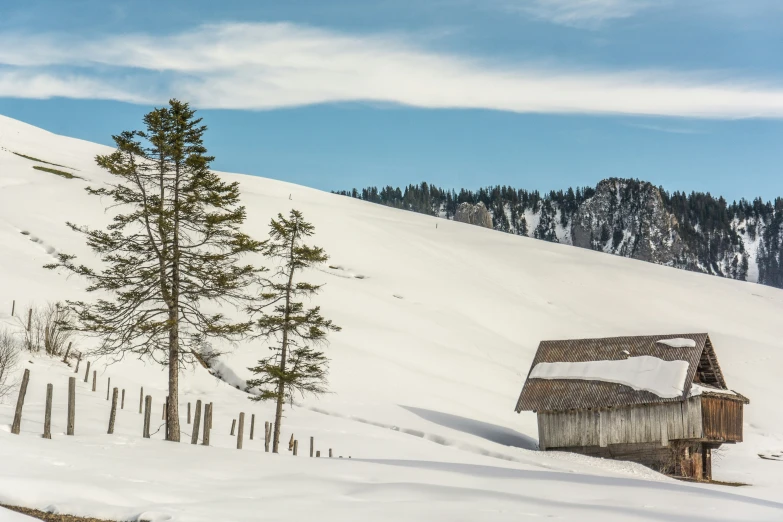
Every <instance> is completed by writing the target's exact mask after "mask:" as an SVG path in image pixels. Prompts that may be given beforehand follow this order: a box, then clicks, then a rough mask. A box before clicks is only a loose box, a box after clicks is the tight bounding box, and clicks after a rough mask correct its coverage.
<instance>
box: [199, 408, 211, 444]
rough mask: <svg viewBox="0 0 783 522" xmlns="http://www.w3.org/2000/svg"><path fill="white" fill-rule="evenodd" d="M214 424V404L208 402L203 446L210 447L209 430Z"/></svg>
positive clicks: (205, 410) (205, 409)
mask: <svg viewBox="0 0 783 522" xmlns="http://www.w3.org/2000/svg"><path fill="white" fill-rule="evenodd" d="M210 424H212V403H211V402H208V403H206V404H205V405H204V437H203V440H202V441H201V444H203V445H204V446H209V428H210Z"/></svg>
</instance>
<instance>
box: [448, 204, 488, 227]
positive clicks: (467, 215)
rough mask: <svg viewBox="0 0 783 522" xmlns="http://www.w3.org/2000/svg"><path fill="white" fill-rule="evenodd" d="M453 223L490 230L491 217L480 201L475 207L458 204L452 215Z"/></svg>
mask: <svg viewBox="0 0 783 522" xmlns="http://www.w3.org/2000/svg"><path fill="white" fill-rule="evenodd" d="M454 221H460V222H462V223H470V224H471V225H478V226H480V227H485V228H492V215H491V214H490V213H489V210H487V207H486V206H484V203H482V202H481V201H479V202H478V203H477V204H476V205H472V204H470V203H460V204H459V206H458V207H457V211H456V212H455V213H454Z"/></svg>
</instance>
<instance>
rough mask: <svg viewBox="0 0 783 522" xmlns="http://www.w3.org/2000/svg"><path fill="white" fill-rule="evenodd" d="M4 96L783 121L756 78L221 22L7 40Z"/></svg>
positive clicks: (771, 94)
mask: <svg viewBox="0 0 783 522" xmlns="http://www.w3.org/2000/svg"><path fill="white" fill-rule="evenodd" d="M19 42H24V45H19ZM1 64H4V65H1ZM31 85H34V87H35V88H31ZM0 95H4V96H17V97H47V96H68V97H81V98H105V99H116V100H123V101H135V102H147V103H160V102H162V101H165V100H166V99H167V98H168V97H170V96H177V97H181V98H184V99H187V100H190V101H192V102H193V103H194V104H196V105H197V106H199V107H202V108H231V109H268V108H277V107H291V106H300V105H307V104H316V103H330V102H344V101H366V102H382V103H394V104H404V105H410V106H416V107H428V108H481V109H494V110H502V111H514V112H540V113H609V114H645V115H659V116H660V115H665V116H693V117H707V118H736V117H775V118H779V117H783V86H780V85H775V84H770V83H764V82H761V81H758V80H754V79H744V80H739V79H736V78H730V77H729V76H725V77H722V76H719V75H716V74H714V73H712V74H706V73H705V74H694V73H679V72H673V71H661V70H627V71H606V70H584V69H571V68H568V67H556V66H551V65H550V66H540V65H532V64H519V63H506V64H498V63H496V62H493V63H491V64H490V63H486V62H483V61H481V60H479V59H477V58H475V57H469V56H460V55H454V54H446V53H438V52H433V51H430V50H428V49H426V48H425V47H423V46H422V45H417V44H416V43H414V42H412V41H411V39H410V38H407V37H406V36H405V35H390V34H380V35H378V34H375V35H351V34H345V33H338V32H333V31H325V30H320V29H314V28H311V27H303V26H298V25H292V24H219V25H210V26H202V27H199V28H197V29H194V30H192V31H186V32H182V33H177V34H173V35H167V36H152V35H147V34H131V35H120V36H106V37H100V38H93V39H79V38H74V37H72V36H68V35H57V34H46V35H35V34H27V35H22V34H14V35H10V34H6V35H0Z"/></svg>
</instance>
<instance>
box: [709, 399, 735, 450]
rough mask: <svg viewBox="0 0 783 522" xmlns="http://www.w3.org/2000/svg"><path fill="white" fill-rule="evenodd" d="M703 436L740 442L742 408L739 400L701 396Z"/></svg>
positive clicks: (716, 439)
mask: <svg viewBox="0 0 783 522" xmlns="http://www.w3.org/2000/svg"><path fill="white" fill-rule="evenodd" d="M701 404H702V407H701V409H702V423H703V425H704V438H705V439H708V440H714V441H721V442H742V408H743V403H742V402H741V401H739V400H733V399H728V398H727V399H724V398H722V397H702V399H701Z"/></svg>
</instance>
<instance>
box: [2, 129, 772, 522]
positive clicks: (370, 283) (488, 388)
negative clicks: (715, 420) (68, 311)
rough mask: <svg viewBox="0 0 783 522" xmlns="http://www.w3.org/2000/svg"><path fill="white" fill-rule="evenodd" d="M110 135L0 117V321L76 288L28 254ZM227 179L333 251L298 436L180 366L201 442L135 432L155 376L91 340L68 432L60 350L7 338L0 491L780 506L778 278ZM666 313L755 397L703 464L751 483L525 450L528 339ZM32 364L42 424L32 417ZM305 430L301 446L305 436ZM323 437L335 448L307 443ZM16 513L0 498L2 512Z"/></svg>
mask: <svg viewBox="0 0 783 522" xmlns="http://www.w3.org/2000/svg"><path fill="white" fill-rule="evenodd" d="M119 130H120V129H118V131H119ZM107 150H109V149H107V148H106V147H102V146H99V145H95V144H91V143H87V142H83V141H79V140H74V139H70V138H65V137H61V136H56V135H53V134H50V133H47V132H45V131H43V130H40V129H37V128H34V127H31V126H29V125H26V124H23V123H20V122H17V121H14V120H11V119H8V118H4V117H2V116H0V322H2V323H5V324H8V325H11V326H14V325H16V324H17V322H16V321H15V320H14V319H12V318H11V317H10V311H11V303H12V300H16V303H17V305H16V306H17V315H22V314H23V313H24V311H25V310H26V308H27V306H28V304H30V303H39V304H41V303H44V302H46V301H56V300H62V299H66V298H82V297H85V293H84V291H83V288H84V282H83V281H81V280H78V279H76V278H71V279H66V278H65V277H64V276H62V275H59V274H57V273H53V272H50V271H47V270H44V269H43V268H42V265H44V264H45V263H47V262H50V260H51V259H52V254H53V253H55V252H57V251H65V252H69V253H75V254H77V255H79V256H80V257H81V258H82V259H84V260H87V261H89V260H90V258H91V254H90V252H89V250H88V249H87V248H86V247H85V245H84V244H83V243H82V240H81V238H80V237H79V236H77V235H76V234H74V233H72V232H70V231H69V230H68V229H67V228H66V227H65V224H64V223H65V221H66V220H68V221H73V222H75V223H79V224H84V223H89V224H92V225H99V224H101V223H105V222H106V221H107V219H108V218H107V216H106V214H105V213H104V210H103V206H102V204H101V202H100V201H99V200H98V199H96V198H93V197H90V196H88V195H86V194H85V192H84V190H83V188H84V187H85V186H86V185H87V184H88V182H89V183H92V184H99V183H101V182H102V181H103V180H105V179H107V177H106V175H105V174H104V173H102V172H101V171H100V170H98V169H97V168H96V167H95V166H94V163H93V157H94V155H95V154H96V153H102V152H105V151H107ZM13 152H16V153H20V154H25V155H28V156H31V157H35V158H39V159H41V160H45V161H48V162H51V163H56V164H60V165H64V166H66V167H70V168H71V169H73V172H74V174H76V175H78V176H80V177H82V178H84V180H82V179H65V178H62V177H58V176H55V175H53V174H50V173H46V172H41V171H37V170H34V169H33V168H32V166H33V165H42V164H40V163H36V162H34V161H31V160H29V159H26V158H23V157H20V156H18V155H16V154H13ZM42 166H47V167H51V166H50V165H42ZM52 168H56V169H60V170H70V169H65V168H62V167H52ZM226 178H228V179H231V180H237V181H239V182H240V183H241V186H242V189H243V194H244V199H243V201H244V204H245V205H246V206H247V208H248V214H249V220H248V223H247V230H248V231H249V232H251V233H252V234H254V235H255V236H257V237H259V238H263V237H265V236H266V233H267V223H268V221H269V219H270V218H271V217H272V216H273V215H276V214H277V213H278V212H284V213H285V212H287V211H288V210H289V209H290V208H291V207H294V208H297V209H299V210H301V211H302V212H303V213H304V215H305V217H306V218H307V219H308V220H310V221H312V222H313V223H314V224H315V225H316V236H315V241H314V242H315V243H316V244H318V245H320V246H323V247H325V248H326V250H327V252H328V253H329V254H330V255H331V260H330V262H329V265H330V267H323V269H322V270H314V271H312V272H311V273H309V274H307V277H308V278H309V280H311V281H313V282H319V283H325V284H326V286H325V288H324V291H323V293H322V295H321V296H319V297H318V299H317V301H318V303H319V304H320V305H321V306H322V307H323V312H324V315H326V316H327V317H329V318H331V319H334V321H335V322H336V323H337V324H339V325H340V326H342V327H343V331H342V332H340V333H337V334H335V335H333V336H332V343H331V345H330V346H329V348H328V352H329V354H330V356H331V357H332V366H331V379H330V380H331V389H332V392H333V393H332V394H330V395H328V396H325V397H321V398H320V399H306V400H304V401H302V402H301V404H299V405H298V406H297V407H295V408H294V409H292V410H288V411H287V414H286V419H285V423H284V429H283V437H284V440H285V441H287V440H288V438H289V437H290V436H291V433H294V434H295V435H296V437H297V439H298V440H299V441H300V450H299V456H297V457H294V456H292V455H291V454H290V453H288V452H287V451H286V452H283V453H281V454H280V455H273V454H269V453H264V451H263V422H264V421H265V420H271V418H272V407H271V405H261V404H257V403H251V402H250V401H248V400H247V398H246V395H245V394H243V393H241V392H240V391H239V390H237V389H235V388H234V387H232V386H231V385H229V384H227V383H225V382H223V381H219V380H217V379H216V378H214V377H212V376H211V375H209V374H208V373H207V372H206V371H204V370H203V369H201V368H197V369H193V370H192V371H189V372H187V373H186V374H185V375H184V376H183V378H182V381H181V382H182V391H181V400H182V405H183V406H182V410H181V411H182V414H183V430H184V431H185V433H184V436H183V440H186V439H187V440H189V434H190V426H189V425H187V424H185V423H184V413H185V409H184V405H185V403H186V402H188V401H190V402H194V403H195V401H196V400H197V399H202V400H205V401H212V402H214V404H215V413H214V429H213V431H212V447H209V448H207V447H203V446H191V445H190V444H187V443H182V444H179V445H175V444H173V443H167V442H164V441H163V440H162V437H163V435H162V431H159V432H157V433H156V434H155V435H153V437H152V439H151V440H146V439H143V438H141V430H142V416H141V415H139V413H138V400H139V387H140V386H144V393H145V394H151V395H152V396H153V399H154V400H153V405H154V410H153V420H154V421H155V422H154V423H153V431H154V430H155V429H157V427H158V425H159V424H160V423H161V421H160V420H159V419H160V415H161V407H162V402H163V400H164V399H165V395H166V392H165V384H166V379H165V375H164V373H163V372H162V371H161V369H159V368H156V367H152V366H149V365H146V366H145V365H143V364H142V363H140V362H138V361H133V360H125V361H123V362H120V363H116V364H113V365H108V364H107V361H100V360H94V361H92V364H93V367H94V368H96V369H97V370H98V374H99V383H98V391H97V392H95V393H93V392H92V391H91V386H89V385H88V384H85V383H84V382H82V380H83V379H82V378H83V372H84V361H83V362H82V368H81V372H80V373H81V375H80V378H79V379H78V380H77V411H76V436H75V437H66V436H65V435H64V432H65V420H66V409H65V401H66V395H67V381H68V377H69V376H70V375H73V374H72V373H71V372H72V371H73V370H72V369H71V368H68V367H67V366H65V365H64V364H62V363H60V362H58V361H55V360H51V359H48V358H46V357H30V356H29V355H27V354H25V357H24V358H23V361H22V364H20V366H19V368H18V370H17V373H18V374H21V371H22V370H23V369H24V368H29V369H30V371H31V380H30V386H29V390H28V394H27V400H26V403H25V410H24V412H25V414H24V420H23V423H22V432H21V435H19V436H16V435H11V433H10V424H11V420H12V417H13V406H14V403H15V394H14V395H13V396H12V397H10V398H7V399H6V400H5V402H4V403H3V404H0V503H8V504H16V505H22V506H27V507H35V508H38V509H50V510H54V511H57V512H61V513H70V514H77V515H92V516H99V517H104V518H112V519H118V520H120V519H125V520H152V521H162V520H181V521H185V520H188V521H216V520H220V521H224V520H225V521H245V520H267V519H268V520H296V521H306V520H318V521H321V522H327V521H346V520H362V521H368V520H372V521H381V522H382V521H400V520H426V521H436V520H437V521H463V520H464V521H478V520H482V521H484V520H493V521H494V520H509V521H512V520H513V521H518V520H527V519H537V518H547V517H548V518H554V519H560V520H585V521H592V520H596V521H598V520H600V521H601V522H608V521H615V520H617V521H620V520H688V521H693V520H695V521H705V522H706V521H712V520H748V521H749V520H769V521H772V520H783V490H781V489H780V484H782V483H783V462H778V461H775V460H764V459H760V458H759V457H758V455H757V454H758V453H764V454H767V453H775V454H777V453H778V452H780V451H781V450H783V440H781V439H783V416H781V415H780V406H779V401H780V391H779V390H780V386H779V383H778V380H779V377H778V371H777V370H778V368H779V367H781V365H783V326H781V324H782V323H781V321H780V317H781V316H782V315H783V292H781V291H780V290H777V289H774V288H770V287H766V286H759V285H755V284H749V283H741V282H737V281H731V280H726V279H720V278H717V277H712V276H707V275H702V274H695V273H688V272H684V271H679V270H675V269H671V268H666V267H662V266H657V265H653V264H648V263H643V262H639V261H634V260H630V259H625V258H621V257H617V256H610V255H606V254H602V253H598V252H592V251H587V250H581V249H577V248H573V247H569V246H562V245H557V244H552V243H548V242H544V241H537V240H534V239H528V238H522V237H516V236H513V235H510V234H501V233H496V232H493V231H491V230H486V229H482V228H479V227H474V226H470V225H465V224H461V223H455V222H452V221H446V220H438V221H437V223H438V227H437V228H436V227H435V223H436V218H430V217H427V216H423V215H420V214H414V213H411V212H405V211H400V210H394V209H390V208H386V207H382V206H379V205H373V204H370V203H365V202H362V201H358V200H354V199H350V198H346V197H342V196H336V195H332V194H328V193H324V192H320V191H317V190H313V189H309V188H306V187H301V186H296V185H291V184H288V183H284V182H280V181H273V180H269V179H263V178H257V177H250V176H243V175H236V174H226ZM289 198H290V199H289ZM686 332H709V334H710V337H711V339H712V341H713V343H714V344H715V348H716V351H717V355H718V357H719V359H720V363H721V365H722V369H723V372H724V374H725V376H726V379H727V382H728V384H729V387H730V388H733V389H736V390H737V391H739V392H741V393H742V394H744V395H746V396H748V397H749V398H750V400H751V404H750V405H749V406H748V407H747V408H746V410H745V411H746V418H745V421H746V424H745V442H744V443H742V444H738V445H736V446H725V447H724V448H725V449H724V450H723V451H722V452H721V454H720V455H719V456H717V457H716V458H715V462H714V475H715V478H716V479H718V480H726V481H740V482H746V483H750V484H751V486H746V487H742V488H728V487H720V486H706V485H696V484H688V483H681V482H677V481H673V480H670V479H667V478H665V477H662V476H660V475H657V474H656V473H653V472H652V471H649V470H647V469H645V468H643V467H641V466H637V465H634V464H627V463H620V462H614V461H602V460H598V459H589V458H586V457H580V456H575V455H570V454H558V453H541V452H538V451H536V450H535V446H536V436H537V434H536V422H535V416H534V414H532V413H524V414H522V415H518V414H516V413H514V411H513V408H514V404H515V402H516V399H517V397H518V395H519V392H520V390H521V388H522V384H523V381H524V377H525V375H526V374H527V372H528V370H529V369H530V362H531V361H532V358H533V355H534V353H535V350H536V347H537V344H538V342H539V341H540V340H542V339H560V338H569V337H603V336H611V335H634V334H657V333H672V334H677V333H686ZM265 352H266V350H265V348H264V346H261V345H259V344H258V343H251V344H245V345H239V346H236V347H234V349H233V353H232V354H231V355H229V356H226V357H224V358H223V360H222V361H221V372H222V373H223V377H224V378H225V379H226V380H228V381H229V382H230V383H231V384H239V385H241V384H242V382H243V380H244V379H245V378H248V377H249V373H248V371H247V370H246V368H247V367H248V366H249V365H250V364H252V363H254V362H255V361H256V360H257V359H258V358H259V357H260V356H261V354H264V353H265ZM107 378H111V383H112V386H118V387H120V388H124V389H126V394H127V395H126V403H125V409H124V410H122V411H121V412H120V413H119V415H118V418H117V428H116V433H115V434H114V435H107V434H106V429H107V425H108V416H109V402H108V401H106V386H107ZM47 383H52V384H53V385H54V418H53V426H52V433H53V438H52V440H44V439H42V438H41V437H40V435H41V433H42V430H43V408H44V398H45V389H46V384H47ZM240 411H244V412H246V414H247V415H248V418H247V421H246V427H245V430H246V431H245V447H244V449H243V450H241V451H240V450H236V449H235V438H234V437H232V436H230V435H229V430H230V427H231V421H232V419H234V418H237V415H238V413H239V412H240ZM251 413H254V414H255V415H256V437H255V440H253V441H250V440H248V435H249V434H248V430H249V415H250V414H251ZM259 424H260V426H261V427H259ZM311 436H312V437H315V444H316V449H317V450H320V451H321V452H322V458H320V459H310V458H309V457H308V456H307V455H308V452H309V450H308V446H309V437H311ZM259 439H261V440H259ZM329 448H333V450H334V455H335V458H333V459H328V458H325V457H324V455H326V454H327V452H328V449H329ZM340 455H342V456H343V457H344V458H343V459H339V458H337V457H338V456H340ZM349 456H350V457H351V458H350V459H349V458H348V457H349ZM23 518H24V517H20V516H18V515H16V514H13V515H12V514H9V513H8V512H5V511H0V520H6V519H7V520H22V519H23Z"/></svg>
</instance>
